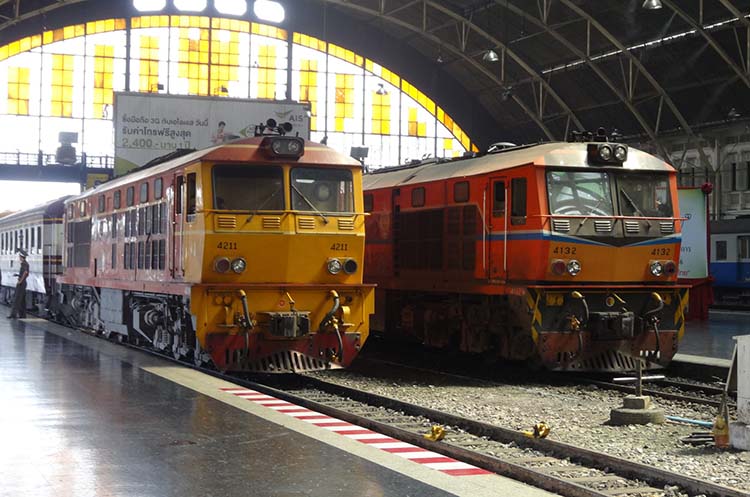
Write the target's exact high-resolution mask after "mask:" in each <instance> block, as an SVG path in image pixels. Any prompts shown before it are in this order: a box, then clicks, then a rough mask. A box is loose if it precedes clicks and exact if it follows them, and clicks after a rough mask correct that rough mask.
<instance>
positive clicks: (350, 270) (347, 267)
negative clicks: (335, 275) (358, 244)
mask: <svg viewBox="0 0 750 497" xmlns="http://www.w3.org/2000/svg"><path fill="white" fill-rule="evenodd" d="M357 267H358V266H357V261H355V260H354V259H347V260H346V262H344V272H345V273H346V274H354V273H356V272H357Z"/></svg>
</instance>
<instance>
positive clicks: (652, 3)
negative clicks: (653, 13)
mask: <svg viewBox="0 0 750 497" xmlns="http://www.w3.org/2000/svg"><path fill="white" fill-rule="evenodd" d="M643 8H644V9H646V10H657V9H660V8H662V4H661V0H646V1H645V2H643Z"/></svg>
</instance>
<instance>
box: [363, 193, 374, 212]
mask: <svg viewBox="0 0 750 497" xmlns="http://www.w3.org/2000/svg"><path fill="white" fill-rule="evenodd" d="M373 207H374V206H373V200H372V193H368V194H366V195H365V212H372V210H373Z"/></svg>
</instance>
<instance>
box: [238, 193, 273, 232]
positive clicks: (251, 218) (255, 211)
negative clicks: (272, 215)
mask: <svg viewBox="0 0 750 497" xmlns="http://www.w3.org/2000/svg"><path fill="white" fill-rule="evenodd" d="M280 191H281V187H279V188H278V189H277V190H276V191H275V192H273V193H272V194H270V195H269V196H268V197H266V199H265V200H264V201H263V202H261V203H260V205H259V206H258V208H257V209H253V210H251V211H249V212H248V214H250V216H249V217H248V218H247V219H245V224H247V223H249V222H250V221H252V220H253V217H254V216H255V215H256V214H257V213H258V212H259V211H261V210H263V207H265V206H266V205H267V204H268V202H270V201H271V199H272V198H274V197H275V196H276V195H277V194H278V193H279V192H280ZM243 226H244V225H243Z"/></svg>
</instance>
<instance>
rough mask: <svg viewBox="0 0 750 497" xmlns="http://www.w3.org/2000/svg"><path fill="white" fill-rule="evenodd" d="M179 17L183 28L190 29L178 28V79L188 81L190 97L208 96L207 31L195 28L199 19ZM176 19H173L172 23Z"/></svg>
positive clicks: (198, 23)
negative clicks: (187, 26)
mask: <svg viewBox="0 0 750 497" xmlns="http://www.w3.org/2000/svg"><path fill="white" fill-rule="evenodd" d="M183 17H185V16H179V19H180V21H181V23H182V25H183V26H185V25H190V26H193V27H190V28H180V37H179V47H178V51H177V55H178V65H177V72H178V76H179V77H180V78H186V79H187V80H188V94H190V95H208V94H209V91H208V78H209V69H208V66H209V60H208V54H209V42H208V33H209V31H208V29H204V28H202V27H201V28H199V27H196V26H197V25H200V24H201V23H200V22H199V20H200V19H201V18H195V17H187V18H186V19H183ZM175 18H176V17H173V18H172V20H173V22H174V20H175Z"/></svg>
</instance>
